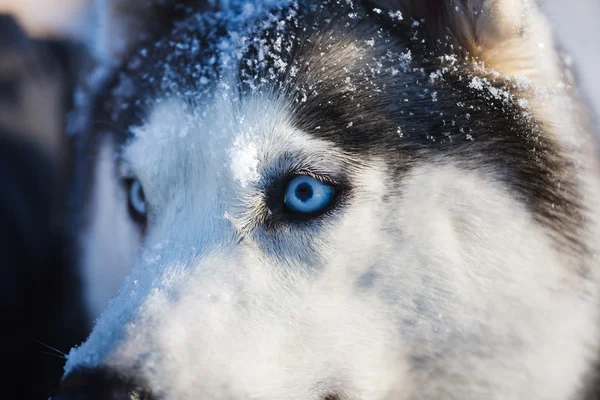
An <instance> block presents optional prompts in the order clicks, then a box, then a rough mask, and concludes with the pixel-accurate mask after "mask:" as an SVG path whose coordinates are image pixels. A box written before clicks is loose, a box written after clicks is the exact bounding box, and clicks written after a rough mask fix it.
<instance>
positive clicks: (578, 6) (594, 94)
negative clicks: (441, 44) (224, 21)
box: [0, 0, 600, 114]
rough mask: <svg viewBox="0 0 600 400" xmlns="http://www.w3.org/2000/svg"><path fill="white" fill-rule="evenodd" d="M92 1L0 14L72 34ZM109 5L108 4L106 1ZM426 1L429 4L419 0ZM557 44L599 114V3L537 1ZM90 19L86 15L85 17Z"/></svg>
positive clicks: (53, 1)
mask: <svg viewBox="0 0 600 400" xmlns="http://www.w3.org/2000/svg"><path fill="white" fill-rule="evenodd" d="M91 1H92V0H0V11H3V10H13V11H14V10H16V11H17V12H18V13H20V14H21V15H23V16H24V17H23V18H22V20H23V21H24V23H25V24H26V26H27V27H28V28H29V29H30V30H31V31H32V32H37V33H45V32H49V31H52V30H56V29H55V27H56V26H57V25H59V26H61V28H60V29H59V31H67V32H75V31H76V28H77V27H78V26H82V25H85V23H84V15H86V13H85V7H84V6H82V4H85V3H86V2H91ZM104 1H107V0H104ZM108 1H110V0H108ZM422 1H428V0H422ZM538 1H539V3H540V4H541V5H542V8H543V9H544V11H545V12H546V15H547V16H548V17H549V19H550V20H551V21H552V27H553V28H554V30H555V32H556V34H557V36H558V37H559V40H560V41H561V42H562V44H563V46H564V47H565V49H566V50H567V52H568V53H569V54H570V55H571V56H572V58H573V59H574V60H575V63H576V69H577V71H578V72H579V74H580V78H581V79H582V82H583V85H582V86H583V89H584V90H585V92H586V94H587V96H588V97H589V100H590V102H591V104H592V105H593V107H594V108H595V110H596V112H597V114H600V72H599V70H600V23H599V22H598V21H597V20H596V19H597V18H600V0H538ZM88 15H89V14H88Z"/></svg>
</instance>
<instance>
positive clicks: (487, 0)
mask: <svg viewBox="0 0 600 400" xmlns="http://www.w3.org/2000/svg"><path fill="white" fill-rule="evenodd" d="M373 2H374V3H375V4H376V5H377V6H378V7H380V8H383V9H387V10H389V11H392V10H398V11H400V12H401V13H402V15H403V18H404V21H407V22H409V23H412V24H413V26H417V29H420V30H421V32H422V33H423V35H424V36H425V37H426V38H427V39H433V40H432V43H433V42H437V43H442V44H451V45H453V46H456V49H460V50H462V51H465V52H466V53H468V54H469V55H470V56H473V57H475V58H476V59H477V60H479V61H483V62H484V63H485V64H486V65H487V66H490V67H492V68H494V69H495V70H497V71H498V72H502V73H507V74H510V75H516V74H519V73H523V74H526V75H527V74H529V73H531V72H532V71H534V70H536V69H538V68H539V66H540V64H541V61H540V60H541V59H543V58H544V57H545V56H550V57H554V56H555V52H554V45H553V43H552V35H551V32H550V29H549V26H548V23H547V21H546V19H545V18H544V17H543V16H542V14H541V13H540V11H539V9H538V8H537V6H536V4H535V1H534V0H373ZM415 21H416V23H415ZM427 39H426V40H427ZM547 61H549V60H547ZM548 64H549V65H555V64H556V63H554V62H549V63H548Z"/></svg>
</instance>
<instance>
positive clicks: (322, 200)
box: [284, 175, 334, 214]
mask: <svg viewBox="0 0 600 400" xmlns="http://www.w3.org/2000/svg"><path fill="white" fill-rule="evenodd" d="M333 195H334V190H333V187H332V186H331V185H328V184H327V183H324V182H321V181H319V180H317V179H315V178H312V177H310V176H307V175H302V176H297V177H296V178H294V179H292V180H291V182H290V183H289V184H288V186H287V188H286V190H285V198H284V203H285V205H286V206H287V208H288V209H290V211H292V212H295V213H298V214H316V213H319V212H320V211H323V210H325V209H326V208H327V207H328V206H329V205H330V204H331V202H332V201H333Z"/></svg>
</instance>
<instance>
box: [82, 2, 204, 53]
mask: <svg viewBox="0 0 600 400" xmlns="http://www.w3.org/2000/svg"><path fill="white" fill-rule="evenodd" d="M94 1H95V3H94V6H95V7H94V10H93V13H94V18H93V19H94V21H95V24H94V25H95V29H94V32H93V34H92V46H91V47H92V48H93V53H94V54H95V55H96V56H97V57H98V58H99V59H100V60H101V61H105V62H118V61H119V60H121V59H122V58H123V57H125V56H126V55H127V53H128V52H129V51H131V49H132V48H134V47H135V46H136V45H137V44H138V43H140V42H141V41H144V40H147V39H149V38H150V37H152V36H154V35H158V34H160V33H161V32H164V30H165V29H166V28H168V27H170V26H171V24H172V22H173V20H174V19H176V18H178V17H179V16H181V15H182V14H183V13H185V10H186V8H189V7H191V6H195V5H197V4H198V3H201V2H203V0H94Z"/></svg>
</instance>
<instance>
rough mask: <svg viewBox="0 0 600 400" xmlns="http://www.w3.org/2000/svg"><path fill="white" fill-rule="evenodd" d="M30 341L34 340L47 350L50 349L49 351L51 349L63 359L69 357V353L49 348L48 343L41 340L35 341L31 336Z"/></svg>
mask: <svg viewBox="0 0 600 400" xmlns="http://www.w3.org/2000/svg"><path fill="white" fill-rule="evenodd" d="M29 339H31V340H33V341H34V342H37V343H39V344H41V345H42V346H44V347H46V348H48V349H50V350H52V351H55V352H56V353H58V354H60V355H61V356H62V357H63V358H66V357H67V353H65V352H63V351H60V350H58V349H56V348H54V347H52V346H49V345H47V344H46V343H43V342H40V341H39V340H37V339H35V338H33V337H31V336H29ZM54 355H56V354H54Z"/></svg>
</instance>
